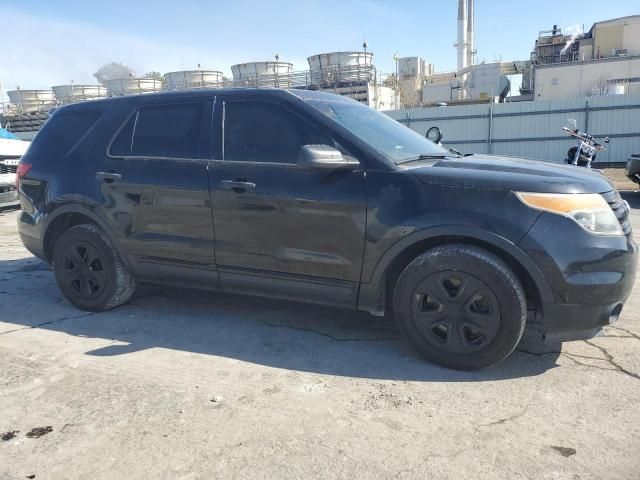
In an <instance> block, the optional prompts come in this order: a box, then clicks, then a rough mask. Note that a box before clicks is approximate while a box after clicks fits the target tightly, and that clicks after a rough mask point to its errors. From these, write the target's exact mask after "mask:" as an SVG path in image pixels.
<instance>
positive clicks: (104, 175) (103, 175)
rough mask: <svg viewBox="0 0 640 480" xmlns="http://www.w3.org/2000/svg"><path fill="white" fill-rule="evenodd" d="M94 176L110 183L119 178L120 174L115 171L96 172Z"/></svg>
mask: <svg viewBox="0 0 640 480" xmlns="http://www.w3.org/2000/svg"><path fill="white" fill-rule="evenodd" d="M96 178H97V179H98V180H102V181H104V182H107V183H112V182H114V181H116V180H120V179H121V178H122V175H120V174H119V173H116V172H96Z"/></svg>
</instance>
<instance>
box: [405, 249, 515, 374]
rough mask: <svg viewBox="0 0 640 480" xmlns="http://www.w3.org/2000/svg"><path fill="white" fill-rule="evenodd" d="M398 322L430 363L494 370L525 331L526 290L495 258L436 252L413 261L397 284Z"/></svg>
mask: <svg viewBox="0 0 640 480" xmlns="http://www.w3.org/2000/svg"><path fill="white" fill-rule="evenodd" d="M393 308H394V313H395V317H396V322H397V323H398V327H399V329H400V330H401V332H402V333H403V334H404V335H405V337H406V338H407V340H408V341H409V343H410V344H411V345H412V346H413V347H414V348H415V349H416V350H417V351H418V352H420V353H421V354H422V355H424V356H425V357H426V358H427V359H429V360H430V361H432V362H434V363H437V364H439V365H442V366H444V367H448V368H453V369H458V370H478V369H480V368H484V367H488V366H490V365H494V364H496V363H498V362H500V361H502V360H504V359H505V358H506V357H508V356H509V355H510V354H511V352H513V350H514V349H515V347H516V345H517V344H518V342H519V341H520V338H521V337H522V333H523V331H524V327H525V322H526V316H527V302H526V297H525V294H524V290H523V288H522V285H521V283H520V281H519V280H518V278H517V277H516V275H515V274H514V273H513V271H512V270H511V269H510V268H509V266H508V265H507V264H506V263H504V262H503V261H502V260H501V259H500V258H498V257H497V256H496V255H494V254H492V253H490V252H488V251H486V250H484V249H482V248H478V247H475V246H471V245H463V244H451V245H442V246H438V247H435V248H433V249H431V250H429V251H427V252H425V253H423V254H422V255H420V256H418V257H417V258H416V259H414V260H413V261H412V262H411V263H410V264H409V265H407V267H406V268H405V269H404V271H403V272H402V273H401V274H400V277H399V278H398V281H397V283H396V287H395V291H394V297H393Z"/></svg>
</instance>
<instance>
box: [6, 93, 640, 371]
mask: <svg viewBox="0 0 640 480" xmlns="http://www.w3.org/2000/svg"><path fill="white" fill-rule="evenodd" d="M18 177H19V190H20V199H21V205H22V213H21V215H20V217H19V220H18V223H19V231H20V236H21V238H22V241H23V243H24V244H25V246H26V247H27V248H28V249H29V250H30V251H31V252H33V253H34V254H35V255H36V256H38V257H40V258H42V259H44V260H46V261H47V262H49V263H51V264H52V265H53V268H54V271H55V277H56V280H57V282H58V285H59V287H60V289H61V290H62V292H63V293H64V295H65V296H66V298H67V299H68V300H69V301H70V302H71V303H73V304H74V305H76V306H77V307H78V308H81V309H84V310H91V311H100V310H106V309H109V308H113V307H116V306H118V305H120V304H122V303H124V302H126V301H127V300H128V299H129V298H130V297H131V294H132V293H133V291H134V289H135V286H136V284H137V283H139V282H152V283H163V284H170V285H180V286H188V287H196V288H203V289H210V290H220V291H223V292H240V293H249V294H255V295H264V296H269V297H277V298H286V299H294V300H302V301H307V302H317V303H321V304H327V305H335V306H341V307H347V308H352V309H360V310H366V311H368V312H370V313H372V314H374V315H384V314H385V312H386V311H393V314H394V315H395V318H396V320H397V323H398V326H399V328H400V330H401V331H402V332H403V334H404V335H405V336H406V338H407V339H408V341H409V342H410V343H411V344H412V345H413V346H414V347H415V348H416V349H417V350H418V351H419V352H421V353H422V354H424V355H425V356H426V357H427V358H428V359H430V360H432V361H434V362H436V363H439V364H441V365H444V366H448V367H452V368H458V369H477V368H481V367H485V366H488V365H491V364H495V363H497V362H499V361H501V360H503V359H504V358H505V357H507V356H508V355H509V354H510V353H511V352H512V351H513V350H514V348H515V347H516V345H517V344H518V342H519V341H520V339H521V336H522V334H523V330H524V329H525V325H526V324H527V323H529V326H530V327H532V328H533V327H535V328H533V330H534V331H535V332H538V333H539V334H540V336H542V337H545V336H554V337H561V338H562V339H572V338H573V339H575V338H585V337H590V336H593V335H594V334H595V333H597V332H598V330H599V329H601V328H602V326H604V325H607V324H608V323H610V322H612V321H614V320H616V319H617V317H618V315H619V314H620V311H621V309H622V305H623V302H624V301H625V299H626V298H627V296H628V295H629V293H630V291H631V288H632V285H633V282H634V277H635V272H636V264H637V257H638V255H637V247H636V245H635V243H634V241H633V240H632V236H631V227H630V224H629V220H628V218H627V216H628V213H629V209H628V205H627V204H626V203H625V202H624V201H623V200H622V199H621V198H620V195H619V194H618V193H617V192H616V191H615V189H614V188H613V187H612V185H611V184H610V183H609V182H608V181H607V180H606V179H605V178H604V177H603V176H602V175H600V174H599V173H596V172H591V171H588V170H586V169H581V168H575V167H571V166H564V165H557V164H552V163H546V162H539V161H530V160H524V159H514V158H507V157H502V158H499V157H492V156H482V155H472V156H465V157H462V156H459V155H456V154H454V153H452V152H451V151H448V150H446V149H444V148H442V147H439V146H437V145H435V144H434V143H432V142H430V141H429V140H427V139H426V138H424V137H422V136H421V135H419V134H417V133H415V132H414V131H412V130H410V129H408V128H406V127H405V126H403V125H401V124H399V123H397V122H396V121H394V120H392V119H391V118H389V117H388V116H386V115H384V114H382V113H380V112H376V111H374V110H372V109H370V108H368V107H366V106H364V105H361V104H359V103H358V102H355V101H353V100H349V99H346V98H343V97H340V96H337V95H332V94H326V93H319V92H312V91H298V90H278V89H232V90H208V91H207V90H203V91H191V92H181V93H162V94H152V95H141V96H128V97H122V98H114V99H108V100H101V101H95V102H86V103H80V104H75V105H70V106H66V107H63V108H60V109H58V110H57V111H56V112H55V113H54V114H53V115H52V116H51V118H50V119H49V121H48V122H47V123H46V125H45V126H44V127H43V128H42V130H41V131H40V132H39V133H38V135H37V136H36V138H35V140H34V141H33V144H32V145H31V147H30V149H29V151H28V152H27V154H26V155H25V156H24V157H23V158H22V161H21V164H20V166H19V169H18Z"/></svg>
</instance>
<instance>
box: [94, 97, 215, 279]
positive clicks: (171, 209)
mask: <svg viewBox="0 0 640 480" xmlns="http://www.w3.org/2000/svg"><path fill="white" fill-rule="evenodd" d="M214 103H215V102H214V101H207V100H203V99H202V98H200V99H195V100H193V99H185V100H183V101H174V102H167V101H166V100H165V101H163V102H161V103H158V102H155V103H151V104H148V105H144V106H141V107H139V108H137V109H135V110H133V111H132V112H131V113H130V115H129V117H128V118H127V120H126V122H125V123H124V125H123V126H122V128H121V129H120V131H119V132H118V134H117V135H116V136H115V137H114V139H113V141H112V143H111V145H110V147H109V150H108V153H107V156H106V158H105V162H104V165H103V166H102V168H100V169H99V170H98V171H97V172H96V181H97V182H99V183H100V184H101V188H102V191H103V194H104V196H105V198H106V199H108V200H107V202H105V205H104V209H103V214H104V215H105V216H106V217H109V221H110V223H115V224H116V225H117V226H118V229H119V230H120V233H121V237H122V238H123V239H122V240H121V244H122V248H123V250H124V252H125V253H126V254H127V256H128V257H129V260H130V262H131V264H132V266H133V268H134V270H135V271H136V274H137V275H138V276H141V277H143V278H148V279H150V280H153V279H154V278H157V276H158V275H163V276H164V277H165V279H167V280H170V281H178V282H181V283H193V282H196V283H199V284H200V286H217V274H216V273H215V267H214V264H215V261H214V244H213V240H214V237H213V222H212V219H211V209H210V205H209V190H208V177H207V163H208V160H207V157H208V156H209V139H210V128H209V127H210V121H211V115H212V109H213V105H214ZM203 283H204V285H203Z"/></svg>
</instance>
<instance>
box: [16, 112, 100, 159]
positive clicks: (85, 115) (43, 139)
mask: <svg viewBox="0 0 640 480" xmlns="http://www.w3.org/2000/svg"><path fill="white" fill-rule="evenodd" d="M100 115H101V113H100V112H65V111H60V112H56V113H54V115H53V116H52V117H51V118H50V119H49V121H48V122H47V123H45V125H44V126H43V127H42V128H41V129H40V131H39V132H38V134H37V135H36V137H35V138H34V139H33V142H32V143H31V146H30V147H29V154H35V155H65V154H67V153H68V152H69V151H71V149H73V147H75V146H76V145H77V144H78V142H79V141H80V139H81V138H82V137H83V136H84V135H85V134H86V133H87V132H88V131H89V129H90V128H91V127H93V126H94V125H95V123H96V122H97V121H98V119H99V118H100Z"/></svg>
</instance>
